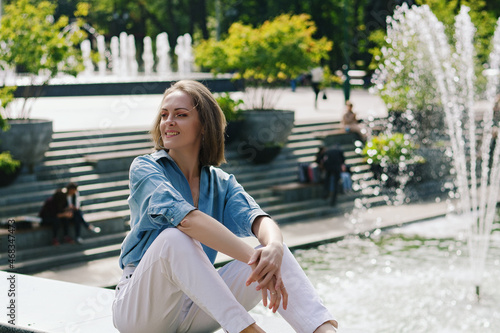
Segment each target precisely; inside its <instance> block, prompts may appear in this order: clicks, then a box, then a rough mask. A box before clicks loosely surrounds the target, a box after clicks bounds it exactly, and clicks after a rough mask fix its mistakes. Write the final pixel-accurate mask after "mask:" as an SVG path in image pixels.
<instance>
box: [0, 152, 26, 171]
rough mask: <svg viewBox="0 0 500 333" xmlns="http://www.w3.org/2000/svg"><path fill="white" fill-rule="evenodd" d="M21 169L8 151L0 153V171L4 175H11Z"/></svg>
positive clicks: (18, 162)
mask: <svg viewBox="0 0 500 333" xmlns="http://www.w3.org/2000/svg"><path fill="white" fill-rule="evenodd" d="M19 167H21V162H20V161H18V160H15V159H13V158H12V155H11V154H10V152H8V151H4V152H2V153H0V170H2V171H3V172H4V173H5V174H7V175H11V174H13V173H14V172H16V170H17V169H19Z"/></svg>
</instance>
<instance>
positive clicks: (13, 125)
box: [0, 119, 53, 173]
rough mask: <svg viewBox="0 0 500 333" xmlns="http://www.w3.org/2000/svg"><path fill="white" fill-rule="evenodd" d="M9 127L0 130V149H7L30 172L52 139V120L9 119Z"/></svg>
mask: <svg viewBox="0 0 500 333" xmlns="http://www.w3.org/2000/svg"><path fill="white" fill-rule="evenodd" d="M8 123H9V125H10V129H9V130H8V131H7V132H0V149H1V150H2V151H5V150H8V151H10V153H11V154H12V157H13V158H15V159H17V160H20V161H21V163H22V164H23V165H25V166H26V167H27V168H28V170H29V172H30V173H33V170H34V167H35V164H36V163H38V162H40V161H41V160H42V159H43V157H44V155H45V152H46V151H47V150H48V149H49V144H50V142H51V141H52V133H53V129H52V121H51V120H45V119H9V120H8Z"/></svg>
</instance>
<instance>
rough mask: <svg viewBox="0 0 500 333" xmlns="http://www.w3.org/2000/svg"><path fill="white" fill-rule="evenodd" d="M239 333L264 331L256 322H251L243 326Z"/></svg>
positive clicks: (260, 332)
mask: <svg viewBox="0 0 500 333" xmlns="http://www.w3.org/2000/svg"><path fill="white" fill-rule="evenodd" d="M241 333H266V332H265V331H264V330H263V329H262V328H260V327H259V326H258V325H257V324H255V323H253V324H252V325H250V326H248V327H247V328H245V329H244V330H243V331H241Z"/></svg>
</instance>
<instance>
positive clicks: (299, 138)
mask: <svg viewBox="0 0 500 333" xmlns="http://www.w3.org/2000/svg"><path fill="white" fill-rule="evenodd" d="M339 130H340V124H339V123H330V122H327V123H311V124H296V126H295V128H294V129H293V130H292V134H291V135H290V137H289V140H288V142H287V144H286V145H285V146H284V147H283V149H282V151H281V153H280V155H279V156H278V157H277V158H276V159H275V160H274V161H272V162H271V163H269V164H265V165H256V164H252V163H248V161H246V160H245V159H244V158H242V157H241V156H239V154H238V152H237V146H235V145H234V144H233V145H229V146H228V147H227V149H226V159H227V160H228V163H227V164H225V165H223V166H222V169H223V170H225V171H226V172H228V173H232V174H234V175H235V176H236V178H237V179H238V181H239V182H240V183H241V184H242V186H244V188H245V189H246V190H247V191H248V192H249V194H250V195H252V196H253V197H254V198H255V199H256V201H257V202H258V203H259V205H261V207H262V208H263V209H264V210H265V211H267V212H269V213H270V214H272V215H273V217H275V218H276V219H277V220H279V222H280V223H292V222H294V221H297V220H303V219H306V218H311V217H313V216H328V215H329V214H334V213H335V212H337V213H338V211H339V207H342V206H350V207H352V206H353V205H354V202H353V201H354V200H355V198H357V197H358V196H359V195H361V193H362V192H359V193H357V194H356V197H350V196H339V198H338V204H337V205H336V206H335V207H330V206H329V205H328V203H327V202H326V201H325V200H322V199H321V198H320V197H319V196H320V193H321V192H320V189H321V187H322V185H318V186H317V190H316V192H315V193H312V194H310V195H306V196H305V197H304V199H303V200H301V201H300V202H293V201H291V200H289V198H286V197H284V196H283V195H277V194H276V193H274V192H273V191H271V189H270V187H271V186H276V185H280V184H282V185H283V184H290V183H295V182H296V181H297V171H298V163H300V162H312V161H314V159H315V154H316V153H317V152H318V148H319V146H321V145H322V144H323V135H324V134H325V133H330V134H331V133H332V131H333V133H339V135H343V134H341V133H340V132H341V131H339ZM342 148H343V149H344V151H345V156H346V159H347V162H348V163H349V164H350V165H351V166H352V169H353V180H354V182H356V181H359V180H362V179H370V172H369V168H368V167H367V166H366V165H365V164H364V160H363V159H362V158H361V157H360V156H359V155H358V154H357V153H355V152H354V150H355V149H356V146H355V145H354V144H353V143H352V142H344V143H343V144H342ZM150 152H151V143H150V142H149V134H148V133H147V130H145V129H123V130H106V131H100V130H96V131H84V132H61V133H54V140H53V142H52V144H51V148H50V150H49V152H48V153H47V156H46V159H45V161H44V162H43V164H42V165H41V166H40V167H39V168H38V169H36V176H35V177H28V176H25V180H26V182H21V183H16V184H14V185H13V186H11V189H10V190H12V191H10V192H9V191H5V192H2V189H0V198H1V199H0V202H4V203H9V204H8V205H9V206H14V208H19V210H20V208H21V207H15V206H16V205H17V204H18V203H22V202H23V201H24V202H25V206H24V210H23V212H26V211H27V210H28V208H27V207H28V206H29V205H30V202H31V204H32V207H31V210H32V212H34V213H36V212H38V209H39V208H40V204H41V202H43V200H44V199H45V198H46V197H47V196H48V195H50V194H51V193H53V191H54V189H55V188H56V187H59V186H64V185H65V184H66V183H67V182H69V181H73V182H76V183H78V184H79V190H80V192H81V196H82V201H83V203H84V206H83V208H84V212H85V218H86V220H88V221H89V222H90V223H94V224H95V225H98V226H100V227H101V228H102V230H103V231H102V233H101V234H100V235H99V236H97V237H94V235H87V234H85V236H86V239H85V240H86V241H87V240H89V243H88V244H86V245H85V246H89V248H88V250H85V251H80V250H81V249H79V248H78V247H77V246H65V247H64V250H65V252H67V253H65V256H63V257H62V258H61V260H60V261H59V260H58V258H57V255H56V253H52V252H51V251H54V250H52V249H45V250H40V251H38V249H41V248H47V246H46V244H47V240H49V241H50V239H51V229H50V228H47V227H45V228H40V229H38V230H31V231H19V233H18V235H19V237H20V239H19V241H20V248H19V249H20V251H32V252H24V253H26V257H27V258H29V257H30V256H31V260H33V263H26V264H25V266H23V269H26V270H27V271H29V270H36V269H37V268H36V267H41V266H44V265H54V266H53V267H55V266H57V265H59V264H61V262H65V261H66V260H68V261H69V260H83V261H85V260H91V258H93V257H100V256H107V255H109V253H115V252H113V251H117V249H119V243H121V239H120V237H117V238H116V239H115V241H116V244H111V243H113V242H115V241H113V242H111V241H110V243H105V242H104V240H103V239H108V240H109V239H114V238H113V237H115V236H114V235H116V234H120V233H123V232H125V230H127V228H128V222H129V214H130V212H129V209H128V204H127V197H128V195H129V190H128V167H129V165H130V162H131V161H132V160H133V158H135V156H137V155H142V154H146V153H150ZM99 163H100V164H101V165H99ZM103 163H104V164H103ZM105 164H107V165H105ZM103 165H104V166H103ZM373 185H374V186H375V185H376V183H374V184H373ZM364 191H365V192H367V190H366V189H364ZM9 193H10V194H11V196H10V198H7V197H9V196H8V194H9ZM1 200H3V201H1ZM37 200H39V201H38V202H37ZM364 200H367V201H368V200H372V201H373V202H376V199H367V198H364ZM311 207H312V208H311ZM1 216H2V213H1V210H0V217H1ZM70 230H71V228H70ZM30 233H31V235H30V236H28V235H29V234H30ZM5 236H6V230H0V238H1V237H5ZM87 237H88V238H87ZM108 237H109V238H108ZM99 238H100V239H101V240H99ZM99 242H101V243H99ZM105 244H106V245H105ZM109 246H111V247H112V249H111V250H110V249H109V248H108V247H109ZM49 248H50V247H49ZM61 248H63V247H61ZM92 249H95V253H94V252H92V251H90V250H92ZM37 251H38V252H37ZM88 251H90V252H88ZM87 252H88V253H90V254H89V256H88V257H87V256H86V254H87ZM35 253H40V255H41V258H42V259H43V258H46V260H45V259H43V260H41V261H37V260H35V258H34V256H35ZM23 255H24V254H23ZM75 258H78V259H75ZM37 265H38V266H37ZM29 267H31V268H29ZM44 269H46V267H45V268H44Z"/></svg>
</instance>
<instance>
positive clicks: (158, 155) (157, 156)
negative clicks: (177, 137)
mask: <svg viewBox="0 0 500 333" xmlns="http://www.w3.org/2000/svg"><path fill="white" fill-rule="evenodd" d="M151 156H153V158H154V159H155V161H158V160H159V159H161V158H164V157H166V158H168V159H169V160H171V161H173V160H172V157H170V155H169V154H168V153H167V152H166V151H165V150H164V149H162V150H157V151H155V152H154V153H152V154H151Z"/></svg>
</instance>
